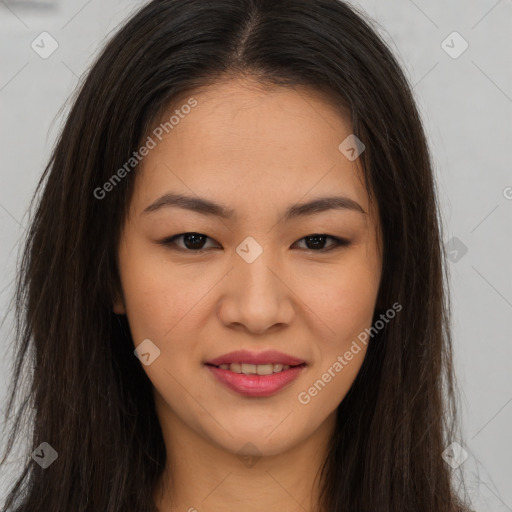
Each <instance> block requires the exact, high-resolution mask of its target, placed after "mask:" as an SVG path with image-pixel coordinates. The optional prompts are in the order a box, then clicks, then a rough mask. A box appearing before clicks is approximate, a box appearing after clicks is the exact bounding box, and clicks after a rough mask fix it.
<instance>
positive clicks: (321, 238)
mask: <svg viewBox="0 0 512 512" xmlns="http://www.w3.org/2000/svg"><path fill="white" fill-rule="evenodd" d="M180 239H181V240H182V241H183V244H184V246H180V245H178V244H177V243H176V241H177V240H180ZM327 239H331V240H333V241H334V243H332V244H331V245H330V246H328V247H327V248H325V247H324V245H325V241H326V240H327ZM206 240H213V239H212V238H210V237H208V236H206V235H203V234H202V233H195V232H189V233H180V234H178V235H173V236H171V237H168V238H165V239H164V240H162V241H160V242H159V243H160V244H161V245H165V246H167V247H170V248H171V249H175V250H177V251H184V252H198V253H200V252H204V251H206V250H207V249H208V248H205V242H206ZM302 241H305V243H306V248H305V249H306V250H310V251H313V252H327V251H332V250H333V249H336V248H337V247H346V246H349V245H350V242H349V241H348V240H345V239H343V238H338V237H335V236H330V235H325V234H312V235H308V236H305V237H304V238H301V239H300V240H298V241H297V242H295V244H297V243H300V242H302ZM295 244H294V245H295ZM292 247H293V246H292Z"/></svg>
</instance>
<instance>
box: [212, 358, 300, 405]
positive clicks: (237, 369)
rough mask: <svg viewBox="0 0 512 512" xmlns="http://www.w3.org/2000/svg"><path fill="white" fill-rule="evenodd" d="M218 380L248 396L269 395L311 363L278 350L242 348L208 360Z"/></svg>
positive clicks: (287, 385)
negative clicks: (256, 350) (256, 351)
mask: <svg viewBox="0 0 512 512" xmlns="http://www.w3.org/2000/svg"><path fill="white" fill-rule="evenodd" d="M204 365H205V367H206V368H207V369H208V370H210V372H211V373H212V374H213V376H214V377H215V379H216V381H217V383H220V384H222V385H223V386H224V387H226V388H228V389H229V390H231V391H234V392H235V393H237V394H238V395H243V396H246V397H268V396H272V395H275V394H276V393H278V392H279V391H282V390H283V389H285V388H287V387H289V386H290V385H291V384H292V383H293V381H295V379H297V378H298V377H299V376H300V375H301V374H302V373H303V372H304V371H306V368H307V366H308V364H307V363H306V362H305V361H304V360H302V359H299V358H297V357H293V356H289V355H286V354H282V353H280V352H276V351H266V352H262V353H259V354H258V353H254V352H249V351H238V352H231V353H230V354H225V355H224V356H220V357H218V358H216V359H212V360H211V361H208V362H206V363H204Z"/></svg>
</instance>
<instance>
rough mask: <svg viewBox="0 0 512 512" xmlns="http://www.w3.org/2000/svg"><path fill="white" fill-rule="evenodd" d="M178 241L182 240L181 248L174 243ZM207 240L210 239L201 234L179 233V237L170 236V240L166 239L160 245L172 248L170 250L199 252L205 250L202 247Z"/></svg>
mask: <svg viewBox="0 0 512 512" xmlns="http://www.w3.org/2000/svg"><path fill="white" fill-rule="evenodd" d="M179 239H182V240H183V246H181V245H178V244H177V243H176V240H179ZM207 240H212V239H211V238H210V237H208V236H206V235H203V234H201V233H181V234H179V235H174V236H171V237H170V238H166V239H165V240H163V241H162V242H160V243H161V244H162V245H166V246H172V248H174V249H177V250H179V251H188V252H201V251H204V250H206V249H205V247H204V245H205V242H206V241H207Z"/></svg>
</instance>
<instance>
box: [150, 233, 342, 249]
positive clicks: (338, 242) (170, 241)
mask: <svg viewBox="0 0 512 512" xmlns="http://www.w3.org/2000/svg"><path fill="white" fill-rule="evenodd" d="M185 235H199V236H204V237H206V238H207V239H208V240H213V239H212V238H210V237H209V236H206V235H203V234H202V233H196V232H195V231H187V232H186V233H179V234H177V235H173V236H170V237H167V238H165V239H164V240H161V241H160V242H158V243H159V244H161V245H164V246H166V247H169V248H170V249H172V250H175V251H180V252H188V253H200V254H201V253H204V252H206V251H208V250H209V249H215V247H210V248H208V249H198V250H192V249H187V248H183V247H177V246H176V243H175V240H177V239H179V238H182V237H184V236H185ZM310 237H325V238H330V239H331V240H334V244H332V245H331V246H329V247H328V248H327V249H319V250H315V249H304V250H305V251H310V252H319V253H326V252H330V251H332V250H334V249H339V248H342V247H348V246H349V245H350V244H351V242H350V241H349V240H346V239H344V238H339V237H336V236H331V235H326V234H323V233H313V234H311V235H307V236H305V237H303V238H300V239H299V240H297V242H301V241H302V240H305V239H306V238H310ZM295 243H296V242H295Z"/></svg>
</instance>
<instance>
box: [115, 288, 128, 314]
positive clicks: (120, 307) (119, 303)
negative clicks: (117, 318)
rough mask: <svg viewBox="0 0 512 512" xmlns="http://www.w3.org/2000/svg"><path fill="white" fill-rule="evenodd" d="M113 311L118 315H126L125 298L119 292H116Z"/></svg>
mask: <svg viewBox="0 0 512 512" xmlns="http://www.w3.org/2000/svg"><path fill="white" fill-rule="evenodd" d="M112 310H113V311H114V313H115V314H116V315H126V306H125V304H124V300H123V297H122V296H121V294H120V293H119V292H116V295H115V299H114V305H113V308H112Z"/></svg>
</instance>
